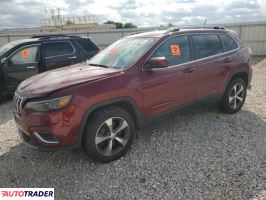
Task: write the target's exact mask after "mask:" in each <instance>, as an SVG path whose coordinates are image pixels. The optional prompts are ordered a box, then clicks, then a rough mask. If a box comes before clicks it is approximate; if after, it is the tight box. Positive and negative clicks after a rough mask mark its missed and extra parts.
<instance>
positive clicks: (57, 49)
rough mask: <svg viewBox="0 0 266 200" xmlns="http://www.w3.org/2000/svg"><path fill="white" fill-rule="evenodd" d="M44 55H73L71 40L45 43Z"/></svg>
mask: <svg viewBox="0 0 266 200" xmlns="http://www.w3.org/2000/svg"><path fill="white" fill-rule="evenodd" d="M43 53H44V57H53V56H63V55H71V54H73V53H74V49H73V46H72V45H71V44H70V42H49V43H44V44H43Z"/></svg>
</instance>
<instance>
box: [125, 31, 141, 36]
mask: <svg viewBox="0 0 266 200" xmlns="http://www.w3.org/2000/svg"><path fill="white" fill-rule="evenodd" d="M140 33H144V31H139V32H133V33H129V34H128V35H127V36H130V35H136V34H140Z"/></svg>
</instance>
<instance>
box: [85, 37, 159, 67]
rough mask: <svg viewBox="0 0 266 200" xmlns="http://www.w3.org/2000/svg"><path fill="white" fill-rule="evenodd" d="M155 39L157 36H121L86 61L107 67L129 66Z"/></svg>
mask: <svg viewBox="0 0 266 200" xmlns="http://www.w3.org/2000/svg"><path fill="white" fill-rule="evenodd" d="M156 41H157V38H123V39H120V40H118V41H116V42H114V43H113V44H111V45H110V46H109V47H107V48H106V49H104V50H103V51H101V52H100V53H98V54H97V55H95V56H94V57H93V58H91V59H90V60H89V61H88V62H87V63H89V64H90V65H98V66H102V67H108V68H116V69H123V68H127V67H129V66H131V65H132V64H134V63H135V62H137V60H138V59H139V58H140V57H141V56H142V55H143V54H144V53H145V52H146V51H147V50H148V49H149V48H151V46H152V45H153V44H154V43H155V42H156Z"/></svg>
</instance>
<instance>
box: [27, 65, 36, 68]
mask: <svg viewBox="0 0 266 200" xmlns="http://www.w3.org/2000/svg"><path fill="white" fill-rule="evenodd" d="M35 68H36V67H34V66H28V67H27V69H35Z"/></svg>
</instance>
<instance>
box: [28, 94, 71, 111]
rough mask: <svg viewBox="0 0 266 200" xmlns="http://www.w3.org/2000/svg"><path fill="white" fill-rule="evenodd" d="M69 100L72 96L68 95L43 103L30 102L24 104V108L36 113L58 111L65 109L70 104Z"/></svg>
mask: <svg viewBox="0 0 266 200" xmlns="http://www.w3.org/2000/svg"><path fill="white" fill-rule="evenodd" d="M71 99H72V96H71V95H70V96H64V97H59V98H55V99H49V100H44V101H32V102H28V103H26V105H25V108H27V109H32V110H35V111H38V112H47V111H52V110H59V109H62V108H65V107H67V106H68V105H69V104H70V102H71Z"/></svg>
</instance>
